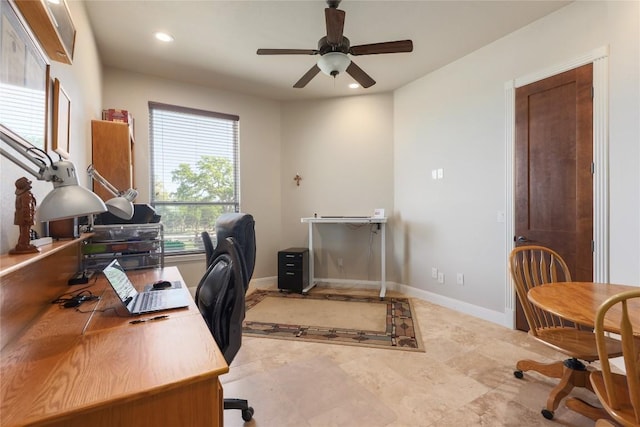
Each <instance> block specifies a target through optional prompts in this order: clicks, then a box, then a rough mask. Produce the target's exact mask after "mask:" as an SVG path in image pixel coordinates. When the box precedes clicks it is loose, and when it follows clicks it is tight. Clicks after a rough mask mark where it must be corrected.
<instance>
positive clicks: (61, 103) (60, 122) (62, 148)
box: [51, 78, 71, 159]
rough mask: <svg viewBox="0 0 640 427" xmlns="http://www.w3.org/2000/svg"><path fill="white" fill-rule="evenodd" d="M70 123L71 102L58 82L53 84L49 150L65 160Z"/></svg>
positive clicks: (56, 80)
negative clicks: (51, 126)
mask: <svg viewBox="0 0 640 427" xmlns="http://www.w3.org/2000/svg"><path fill="white" fill-rule="evenodd" d="M70 122H71V100H70V99H69V95H67V92H65V91H64V89H63V88H62V85H61V84H60V80H58V79H57V78H56V79H55V80H54V82H53V129H52V130H51V149H52V150H53V151H55V152H56V153H58V154H59V155H60V156H61V157H64V158H65V159H68V158H69V123H70Z"/></svg>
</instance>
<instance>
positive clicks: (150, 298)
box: [138, 292, 164, 311]
mask: <svg viewBox="0 0 640 427" xmlns="http://www.w3.org/2000/svg"><path fill="white" fill-rule="evenodd" d="M163 296H164V294H163V293H162V292H143V293H141V294H140V295H138V298H140V309H141V310H145V311H147V310H156V309H158V308H162V304H163V301H164V298H163Z"/></svg>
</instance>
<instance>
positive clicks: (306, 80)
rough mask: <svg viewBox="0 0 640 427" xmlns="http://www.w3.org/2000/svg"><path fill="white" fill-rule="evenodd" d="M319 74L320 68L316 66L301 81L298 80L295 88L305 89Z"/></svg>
mask: <svg viewBox="0 0 640 427" xmlns="http://www.w3.org/2000/svg"><path fill="white" fill-rule="evenodd" d="M319 72H320V68H318V66H317V65H315V64H314V66H313V67H311V69H310V70H309V71H307V72H306V73H305V75H304V76H302V78H300V80H298V81H297V82H296V84H294V85H293V87H295V88H298V89H300V88H303V87H305V86H306V85H307V83H309V82H310V81H311V79H312V78H314V77H315V76H316V74H318V73H319Z"/></svg>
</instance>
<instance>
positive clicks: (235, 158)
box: [148, 101, 240, 256]
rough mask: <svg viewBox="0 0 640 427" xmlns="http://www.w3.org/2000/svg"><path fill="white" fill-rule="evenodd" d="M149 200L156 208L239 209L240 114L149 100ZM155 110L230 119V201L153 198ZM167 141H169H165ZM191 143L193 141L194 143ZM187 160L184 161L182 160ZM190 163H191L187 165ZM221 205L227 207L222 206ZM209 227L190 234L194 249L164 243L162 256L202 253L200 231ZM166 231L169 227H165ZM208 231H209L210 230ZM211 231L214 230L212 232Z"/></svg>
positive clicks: (225, 210)
mask: <svg viewBox="0 0 640 427" xmlns="http://www.w3.org/2000/svg"><path fill="white" fill-rule="evenodd" d="M148 107H149V171H150V173H149V181H150V182H149V189H150V191H149V193H150V194H149V201H150V205H151V206H153V207H154V209H157V208H158V207H162V206H220V207H223V211H222V213H225V212H239V211H240V132H239V122H240V117H239V116H237V115H233V114H226V113H219V112H214V111H207V110H201V109H197V108H191V107H183V106H178V105H173V104H165V103H160V102H154V101H149V103H148ZM156 112H160V113H162V112H167V113H177V114H184V115H190V116H196V117H201V118H202V119H203V120H206V119H211V118H212V119H219V120H225V121H229V122H234V123H233V129H232V133H233V137H232V139H233V141H231V144H232V147H230V148H231V152H232V159H231V166H232V169H233V170H232V174H233V177H232V178H233V184H232V186H233V201H231V202H229V201H211V202H207V201H195V200H194V201H184V200H181V201H165V200H157V199H156V179H155V175H156V169H157V167H156V156H155V149H156V148H157V147H158V145H159V144H158V142H155V141H154V134H155V132H154V129H155V125H154V113H156ZM169 143H170V142H169ZM194 145H195V144H194ZM205 155H211V153H207V154H205ZM178 159H179V158H178ZM185 163H188V162H185ZM191 166H193V165H191ZM225 207H227V208H229V209H224V208H225ZM212 229H213V224H210V226H209V227H206V228H203V229H201V230H196V233H195V236H194V244H195V246H196V247H195V249H182V250H180V249H171V248H167V245H166V244H165V256H172V255H188V254H200V253H204V246H203V244H202V238H201V232H202V231H205V230H206V231H211V230H212ZM169 231H170V230H169ZM210 234H211V233H210ZM214 234H215V233H214ZM164 235H165V240H167V237H169V238H170V237H171V234H169V236H167V228H166V226H165V228H164Z"/></svg>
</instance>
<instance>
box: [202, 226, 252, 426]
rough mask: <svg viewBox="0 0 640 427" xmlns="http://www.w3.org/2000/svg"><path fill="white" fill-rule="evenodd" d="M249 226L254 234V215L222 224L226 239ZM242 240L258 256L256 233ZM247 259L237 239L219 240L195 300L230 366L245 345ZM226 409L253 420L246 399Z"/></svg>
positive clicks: (229, 401)
mask: <svg viewBox="0 0 640 427" xmlns="http://www.w3.org/2000/svg"><path fill="white" fill-rule="evenodd" d="M248 223H251V224H252V225H251V227H250V229H251V230H253V217H251V215H247V214H234V218H227V220H225V221H223V222H222V225H221V229H222V230H224V232H223V235H224V234H225V232H232V231H234V230H235V231H236V232H237V231H238V230H241V229H242V230H245V231H247V227H246V225H247V224H248ZM216 228H218V227H216ZM231 234H232V233H231ZM243 238H244V239H246V241H247V242H249V243H251V242H254V243H253V244H252V245H249V246H251V247H253V248H254V253H255V233H252V232H247V233H246V234H245V235H244V236H243ZM244 258H245V257H244V255H243V253H242V248H241V247H240V246H239V245H238V243H237V241H236V238H235V237H233V236H228V237H225V238H222V239H220V238H218V243H217V245H216V248H215V251H214V252H213V254H212V261H211V264H210V265H209V266H208V268H207V271H206V272H205V274H204V276H203V278H202V279H201V280H200V283H199V284H198V287H197V289H196V296H195V301H196V305H197V306H198V309H199V310H200V313H201V314H202V316H203V317H204V320H205V322H206V323H207V326H208V327H209V330H210V331H211V334H212V335H213V337H214V339H215V341H216V343H217V344H218V347H219V348H220V351H222V354H223V356H224V358H225V360H226V361H227V364H229V365H231V362H232V361H233V358H234V357H235V355H236V354H237V353H238V350H240V346H241V344H242V322H243V320H244V315H245V298H244V296H245V292H246V289H247V287H248V284H249V279H250V277H248V276H246V275H245V271H247V270H248V268H247V265H246V263H245V261H244ZM224 409H238V410H240V411H242V419H243V420H245V421H250V420H251V419H252V418H253V413H254V411H253V408H252V407H250V406H249V403H248V402H247V400H245V399H228V398H227V399H224Z"/></svg>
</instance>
